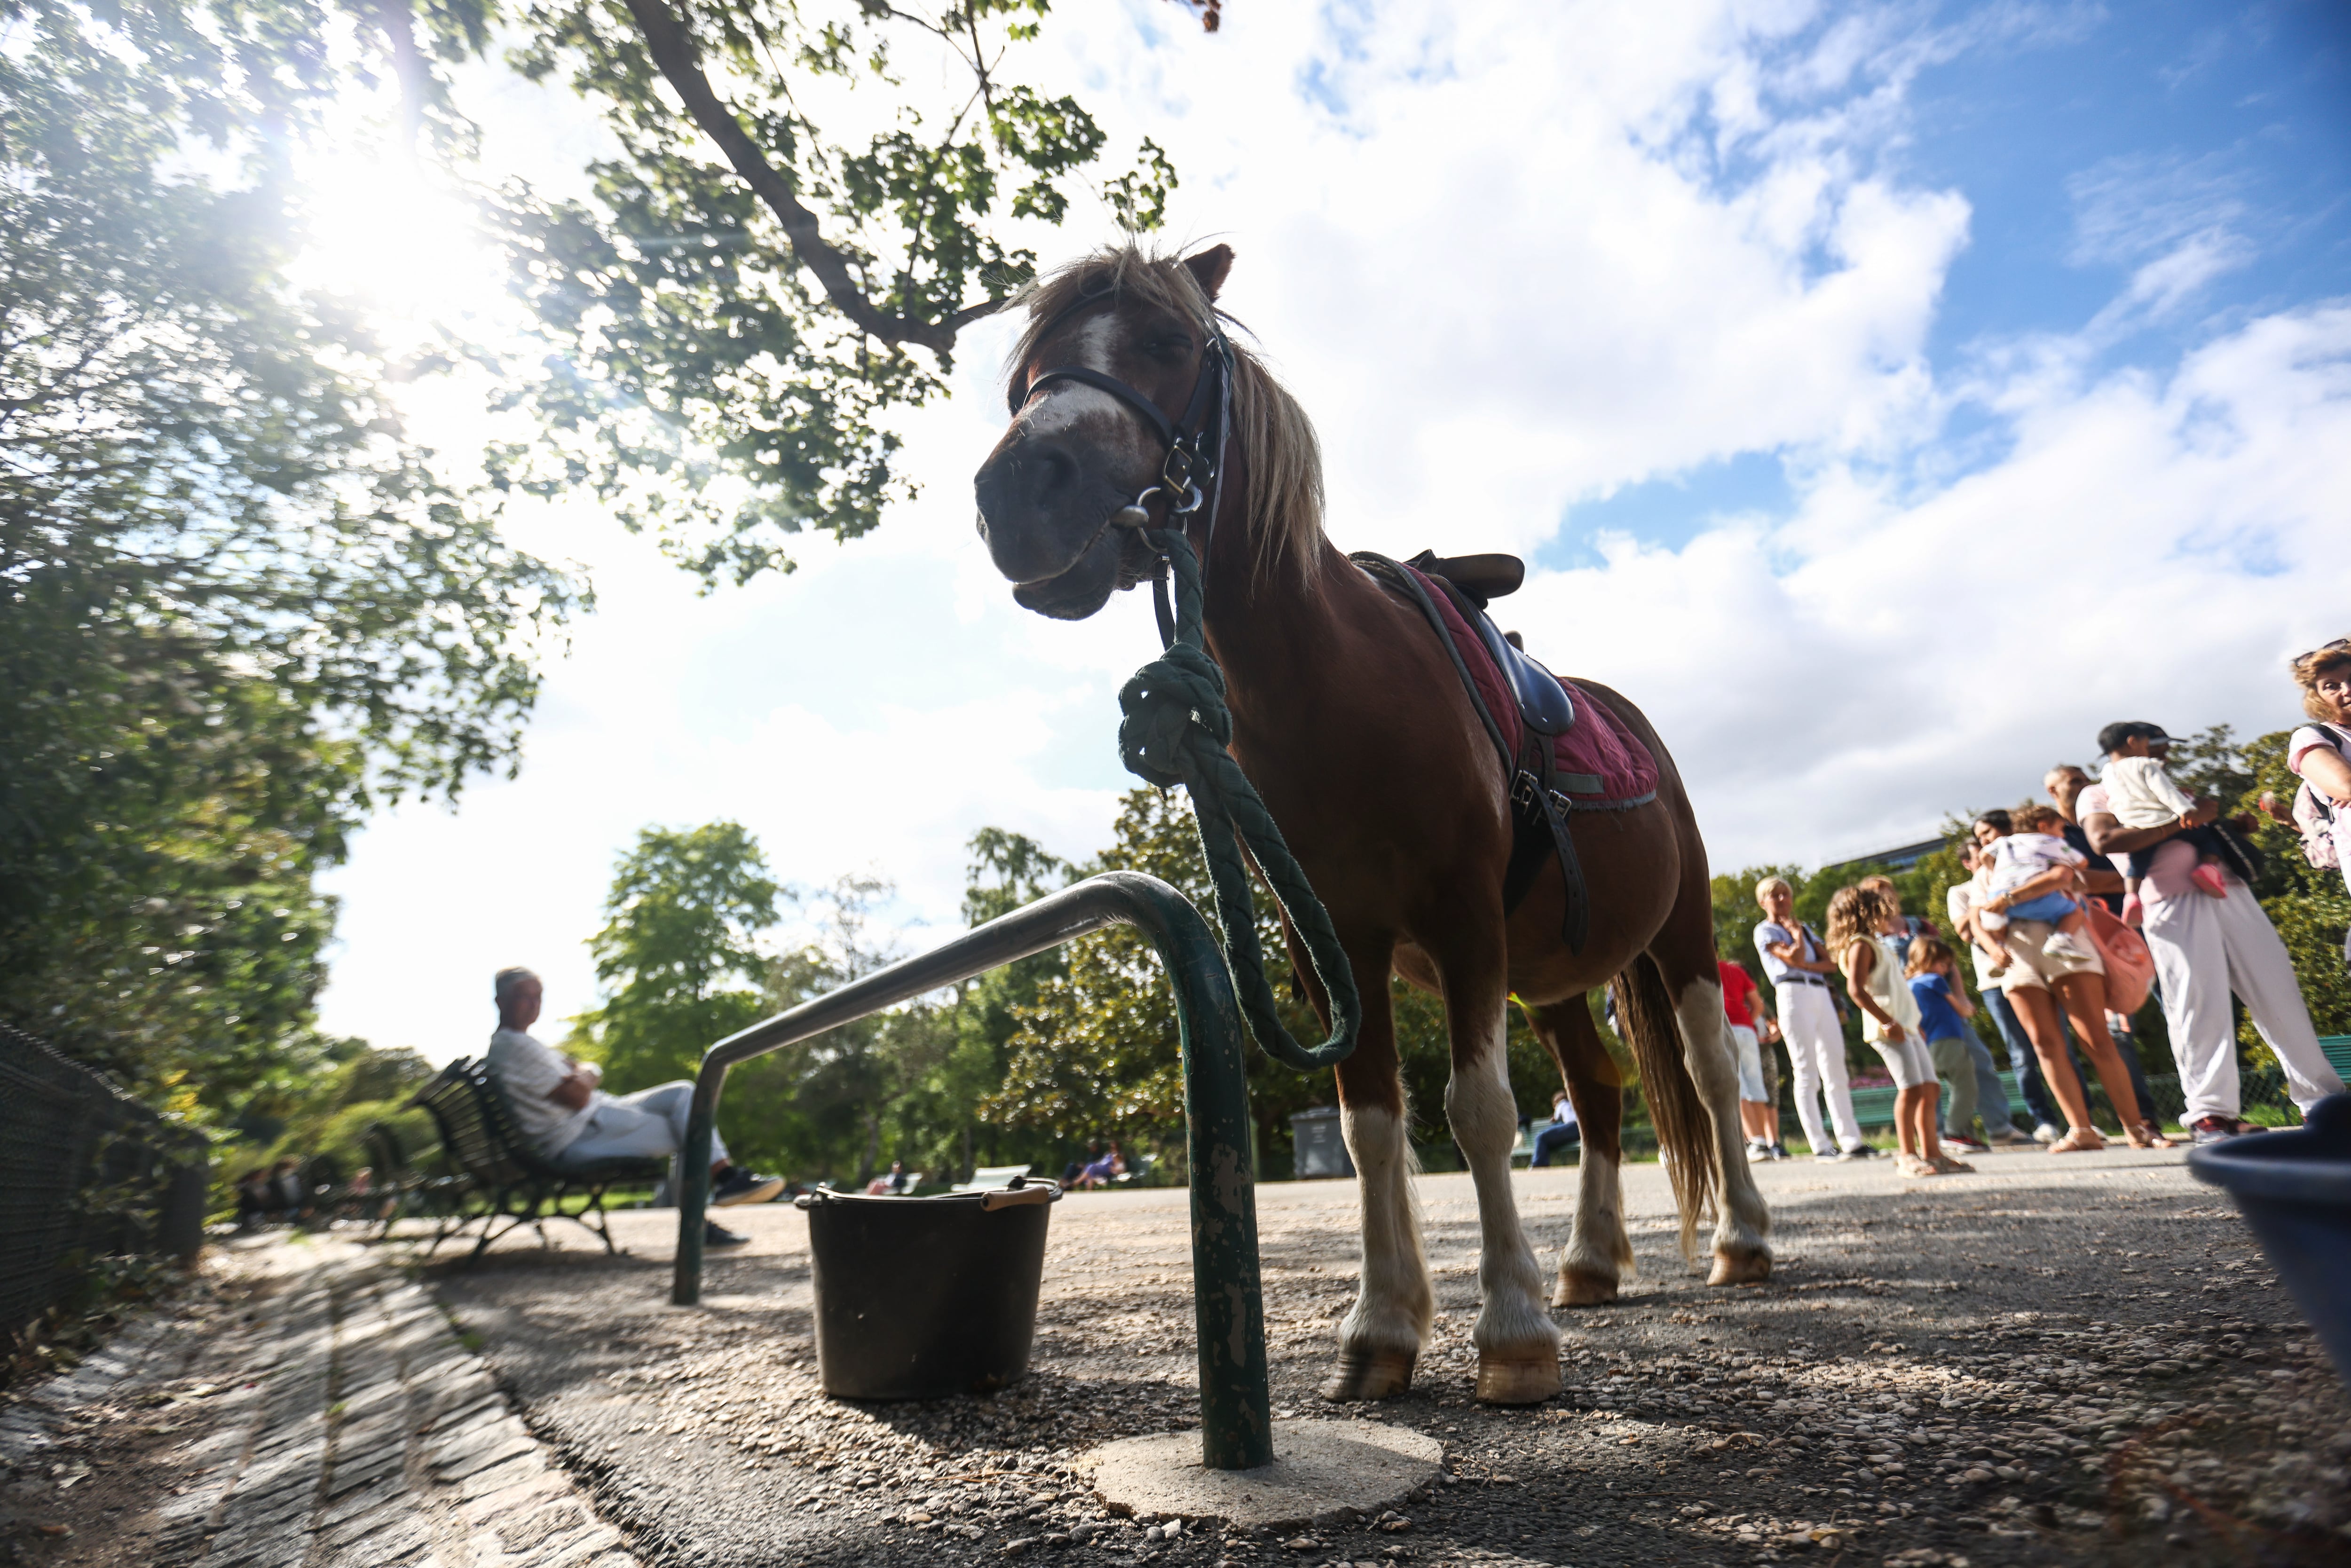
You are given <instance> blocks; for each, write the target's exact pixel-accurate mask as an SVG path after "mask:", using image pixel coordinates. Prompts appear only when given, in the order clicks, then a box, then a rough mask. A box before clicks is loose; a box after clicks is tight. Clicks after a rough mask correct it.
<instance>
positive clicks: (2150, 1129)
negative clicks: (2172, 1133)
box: [2126, 1122, 2179, 1149]
mask: <svg viewBox="0 0 2351 1568" xmlns="http://www.w3.org/2000/svg"><path fill="white" fill-rule="evenodd" d="M2126 1132H2127V1133H2128V1134H2129V1136H2130V1145H2131V1147H2132V1148H2134V1149H2176V1148H2178V1147H2179V1145H2178V1144H2177V1143H2175V1142H2173V1141H2172V1140H2171V1139H2169V1138H2167V1137H2165V1136H2164V1135H2163V1134H2161V1133H2159V1132H2158V1131H2156V1128H2155V1124H2154V1123H2152V1122H2141V1123H2140V1124H2138V1125H2137V1126H2136V1127H2131V1128H2127V1129H2126Z"/></svg>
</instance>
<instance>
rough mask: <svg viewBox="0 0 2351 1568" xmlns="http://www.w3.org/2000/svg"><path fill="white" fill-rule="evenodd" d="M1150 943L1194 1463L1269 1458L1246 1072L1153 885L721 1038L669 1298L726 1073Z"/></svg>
mask: <svg viewBox="0 0 2351 1568" xmlns="http://www.w3.org/2000/svg"><path fill="white" fill-rule="evenodd" d="M1105 925H1133V926H1134V927H1136V928H1137V929H1138V930H1140V931H1142V932H1143V934H1144V936H1148V937H1150V938H1151V945H1152V946H1154V947H1155V948H1156V949H1157V950H1158V953H1159V956H1160V959H1161V961H1162V962H1163V963H1165V965H1166V966H1167V975H1168V978H1169V979H1170V980H1171V981H1172V982H1174V984H1175V1021H1176V1028H1177V1031H1178V1034H1179V1036H1180V1038H1181V1040H1182V1046H1183V1058H1184V1110H1185V1115H1186V1120H1187V1122H1188V1123H1189V1135H1188V1140H1187V1143H1186V1148H1187V1150H1188V1152H1189V1155H1190V1159H1191V1166H1192V1311H1193V1315H1194V1319H1195V1321H1196V1324H1197V1327H1198V1330H1199V1336H1200V1450H1201V1460H1202V1462H1203V1463H1204V1464H1205V1465H1206V1466H1207V1469H1212V1470H1247V1469H1256V1468H1258V1467H1259V1465H1265V1464H1270V1463H1271V1462H1272V1460H1273V1412H1272V1406H1271V1399H1270V1395H1269V1392H1268V1388H1267V1382H1266V1364H1265V1301H1264V1294H1263V1291H1262V1290H1261V1288H1260V1283H1259V1273H1258V1255H1257V1180H1256V1172H1255V1167H1254V1166H1252V1165H1251V1164H1250V1161H1249V1146H1250V1145H1249V1077H1248V1070H1249V1063H1248V1061H1247V1059H1246V1057H1245V1056H1244V1055H1243V1051H1244V1042H1245V1041H1246V1040H1247V1038H1248V1037H1247V1035H1246V1033H1245V1031H1244V1030H1243V1026H1242V1023H1241V1013H1240V1006H1239V1004H1238V1002H1237V1001H1236V1000H1235V999H1234V997H1233V984H1232V977H1231V975H1230V974H1229V973H1228V971H1227V969H1226V967H1225V958H1224V954H1223V953H1222V951H1221V950H1219V948H1218V947H1217V939H1216V937H1215V936H1214V934H1213V933H1211V932H1210V931H1209V929H1208V924H1207V921H1205V920H1203V919H1201V918H1200V912H1199V911H1198V910H1196V909H1195V908H1193V907H1192V905H1191V904H1190V903H1189V902H1188V901H1187V900H1186V898H1185V897H1184V895H1183V894H1180V893H1177V892H1176V891H1175V889H1174V888H1172V887H1170V886H1168V885H1167V884H1166V883H1164V882H1161V881H1160V880H1159V879H1158V878H1156V877H1149V876H1144V875H1142V874H1140V873H1135V872H1112V873H1108V874H1106V875H1103V876H1097V877H1091V878H1089V879H1087V880H1086V881H1084V882H1081V883H1078V884H1077V885H1075V886H1074V887H1067V888H1064V889H1062V890H1061V892H1059V893H1057V894H1052V895H1051V896H1050V897H1048V898H1041V899H1039V900H1038V901H1037V902H1036V903H1034V904H1029V905H1028V906H1027V907H1026V908H1023V909H1016V910H1014V911H1013V912H1012V913H1011V914H1009V915H1005V916H1004V917H1003V918H1002V919H1000V920H992V921H990V922H988V923H987V925H982V926H979V927H977V929H975V930H972V931H968V932H966V933H965V934H964V935H963V936H958V937H956V939H955V940H954V941H952V942H949V943H946V945H945V946H940V947H937V948H934V949H933V950H932V951H930V952H928V953H925V954H922V955H921V956H917V957H913V958H909V959H907V960H905V961H904V963H899V964H893V965H892V966H891V967H888V968H886V969H882V970H879V971H877V972H875V973H873V974H871V975H868V976H866V977H864V978H863V979H862V980H858V981H856V982H854V983H853V984H851V985H848V986H844V987H842V988H841V989H840V990H838V991H834V992H832V993H831V995H829V996H823V997H819V998H816V999H815V1000H813V1001H810V1002H804V1003H802V1004H801V1005H800V1006H799V1007H797V1008H794V1009H792V1010H791V1011H789V1012H788V1013H782V1014H779V1015H778V1016H777V1017H775V1018H772V1019H768V1020H767V1021H766V1022H764V1023H758V1024H754V1025H752V1026H751V1027H750V1028H749V1029H747V1030H743V1031H742V1032H741V1033H739V1034H735V1035H730V1036H728V1037H727V1038H726V1039H725V1040H720V1041H719V1042H718V1043H717V1044H716V1045H714V1046H712V1047H711V1048H710V1050H709V1051H707V1052H705V1054H704V1056H703V1059H702V1071H701V1072H700V1073H699V1074H698V1075H697V1076H696V1077H695V1084H694V1107H693V1111H692V1113H691V1114H690V1116H689V1117H688V1119H687V1122H686V1130H685V1147H684V1150H683V1151H682V1152H681V1154H680V1155H679V1163H680V1165H681V1166H682V1178H681V1179H682V1180H683V1183H684V1190H683V1191H681V1192H680V1193H679V1194H678V1203H677V1261H676V1266H675V1270H674V1274H673V1276H672V1280H671V1284H670V1301H672V1302H673V1303H674V1304H675V1305H678V1306H681V1307H685V1306H692V1305H694V1304H695V1302H697V1301H700V1300H701V1299H702V1228H703V1221H704V1219H705V1216H706V1214H707V1212H708V1207H709V1202H710V1139H711V1128H712V1126H713V1125H714V1124H715V1123H716V1117H717V1112H718V1097H719V1092H720V1091H721V1090H722V1089H724V1088H725V1086H726V1071H727V1069H728V1068H730V1067H732V1066H734V1065H735V1063H737V1062H738V1061H747V1060H748V1059H750V1058H752V1057H755V1056H761V1055H764V1054H766V1053H767V1052H768V1051H776V1050H779V1049H781V1048H782V1047H784V1046H787V1045H790V1044H792V1043H794V1042H795V1041H798V1040H807V1039H809V1038H810V1037H811V1036H814V1035H819V1034H822V1033H823V1032H825V1031H826V1030H831V1029H838V1028H840V1027H841V1025H842V1024H845V1023H852V1022H854V1021H856V1020H857V1019H862V1018H865V1017H867V1016H869V1015H871V1014H872V1013H876V1012H879V1011H881V1010H882V1009H883V1008H887V1007H893V1006H895V1005H896V1004H898V1003H899V1002H903V1001H906V1000H909V999H910V998H914V997H919V996H922V995H924V994H925V993H926V992H930V991H935V990H937V989H939V988H942V987H945V986H952V985H955V984H956V983H957V982H959V981H962V980H967V979H969V978H971V977H973V976H974V975H980V974H985V973H987V971H988V970H990V969H994V968H997V967H1001V966H1002V965H1005V964H1008V963H1011V962H1012V961H1013V960H1014V959H1016V958H1025V957H1027V956H1029V955H1030V954H1032V953H1041V952H1044V951H1045V950H1046V949H1047V948H1050V947H1058V946H1061V944H1062V943H1064V942H1067V941H1070V940H1071V939H1072V938H1075V937H1078V936H1085V935H1086V934H1088V933H1089V932H1092V931H1099V930H1101V929H1102V927H1103V926H1105Z"/></svg>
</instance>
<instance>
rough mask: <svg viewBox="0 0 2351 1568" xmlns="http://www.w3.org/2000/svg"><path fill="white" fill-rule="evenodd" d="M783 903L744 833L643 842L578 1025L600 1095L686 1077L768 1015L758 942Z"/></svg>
mask: <svg viewBox="0 0 2351 1568" xmlns="http://www.w3.org/2000/svg"><path fill="white" fill-rule="evenodd" d="M782 894H783V889H782V888H781V887H780V886H779V885H778V883H776V882H775V880H774V879H773V878H772V877H771V876H769V874H768V862H767V857H766V856H765V855H764V854H762V853H761V852H760V850H759V846H758V841H756V840H755V839H753V838H752V836H751V834H750V833H749V831H747V830H746V829H745V828H744V827H743V826H742V824H740V823H739V822H726V821H720V822H710V823H707V824H705V825H704V826H702V827H699V828H691V829H682V830H672V829H666V828H646V829H644V830H643V831H641V832H639V833H638V835H637V843H636V847H635V848H634V849H633V850H632V851H630V852H628V853H627V854H625V855H623V856H622V857H621V861H620V863H619V864H618V865H617V866H616V867H615V868H614V870H613V873H612V889H611V894H609V895H608V896H607V897H606V899H605V902H604V914H605V924H604V928H603V929H602V930H601V931H599V932H598V933H597V934H596V935H595V936H593V937H591V938H590V940H589V947H590V950H591V951H592V952H593V953H594V954H595V956H596V978H597V980H598V982H599V984H600V986H601V988H602V991H603V999H602V1000H601V1002H599V1003H598V1004H597V1006H596V1007H594V1008H593V1009H590V1010H588V1011H587V1012H584V1013H582V1014H580V1017H579V1018H578V1019H576V1020H575V1023H576V1025H577V1027H578V1028H579V1030H580V1034H581V1036H582V1037H584V1038H583V1049H584V1051H585V1052H586V1053H588V1054H592V1055H593V1056H594V1057H595V1058H596V1059H597V1060H598V1061H601V1062H602V1064H603V1067H604V1073H605V1082H606V1087H607V1088H609V1089H611V1090H612V1091H613V1092H616V1093H619V1092H628V1091H630V1090H633V1089H643V1088H646V1087H649V1086H650V1085H652V1084H655V1083H660V1082H666V1081H668V1080H671V1079H675V1078H691V1077H693V1076H694V1075H695V1071H696V1069H697V1068H698V1067H699V1066H700V1064H701V1061H702V1053H703V1051H705V1049H707V1048H708V1047H709V1046H711V1045H712V1044H714V1043H716V1041H718V1040H721V1039H723V1038H724V1037H726V1036H727V1035H729V1034H732V1033H734V1032H735V1031H736V1030H738V1029H741V1028H743V1027H744V1026H745V1025H747V1024H751V1023H755V1022H757V1021H758V1019H760V1018H762V1017H763V1016H765V1015H766V1013H767V1012H768V996H767V993H766V991H765V990H764V989H763V986H764V984H765V982H767V981H768V977H769V974H770V971H771V967H772V963H773V961H772V960H771V959H770V958H769V957H768V955H767V954H766V953H764V952H763V951H762V950H761V949H760V946H759V937H760V935H761V934H762V933H763V932H765V931H766V930H767V929H768V927H769V926H772V925H775V923H776V916H777V901H778V898H779V897H781V895H782Z"/></svg>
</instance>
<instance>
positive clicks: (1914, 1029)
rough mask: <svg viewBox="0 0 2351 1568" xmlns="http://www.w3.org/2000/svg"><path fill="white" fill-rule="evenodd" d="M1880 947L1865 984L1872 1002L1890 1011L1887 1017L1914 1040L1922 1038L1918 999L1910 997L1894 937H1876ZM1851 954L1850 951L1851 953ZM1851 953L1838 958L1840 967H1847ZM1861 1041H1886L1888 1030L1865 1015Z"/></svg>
mask: <svg viewBox="0 0 2351 1568" xmlns="http://www.w3.org/2000/svg"><path fill="white" fill-rule="evenodd" d="M1870 940H1871V941H1872V942H1873V943H1875V944H1876V947H1877V962H1876V963H1875V964H1872V965H1871V966H1870V967H1869V978H1868V979H1866V980H1865V981H1863V982H1862V984H1863V986H1864V987H1865V988H1866V989H1867V990H1868V992H1869V994H1870V996H1871V998H1873V999H1875V1000H1876V1003H1877V1005H1878V1006H1879V1007H1881V1008H1884V1009H1886V1017H1888V1018H1890V1019H1893V1020H1894V1021H1895V1022H1896V1023H1898V1024H1900V1025H1901V1026H1902V1032H1903V1033H1904V1034H1905V1035H1907V1036H1908V1037H1909V1038H1910V1039H1912V1040H1916V1039H1917V1038H1918V998H1916V997H1914V996H1912V995H1911V994H1910V982H1909V981H1908V980H1907V979H1905V978H1903V977H1902V955H1901V954H1900V953H1898V952H1896V950H1895V946H1894V938H1893V937H1891V936H1873V937H1871V938H1870ZM1850 951H1851V949H1850V948H1848V949H1847V953H1849V952H1850ZM1847 953H1840V954H1838V955H1837V967H1839V968H1844V963H1845V958H1846V956H1847ZM1861 1038H1862V1039H1864V1040H1884V1039H1885V1038H1886V1026H1885V1025H1884V1024H1882V1023H1879V1022H1878V1021H1877V1019H1875V1018H1873V1017H1872V1016H1870V1014H1869V1013H1868V1012H1866V1011H1865V1012H1864V1013H1863V1014H1862V1015H1861Z"/></svg>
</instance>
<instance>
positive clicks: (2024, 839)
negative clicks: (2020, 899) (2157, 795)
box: [1986, 813, 2119, 898]
mask: <svg viewBox="0 0 2351 1568" xmlns="http://www.w3.org/2000/svg"><path fill="white" fill-rule="evenodd" d="M2117 815H2119V813H2117ZM2088 863H2089V862H2088V861H2087V859H2086V858H2085V856H2084V855H2083V853H2082V852H2081V851H2079V850H2077V849H2075V848H2074V846H2073V845H2071V844H2069V843H2067V842H2066V841H2064V840H2063V839H2060V838H2056V837H2053V836H2052V835H2051V834H2048V833H2011V834H2009V835H2008V836H2007V837H2005V838H2001V839H1995V840H1994V841H1992V846H1991V877H1990V878H1989V879H1988V887H1989V890H1990V891H1989V893H1988V894H1987V895H1986V896H1988V897H1992V898H1997V897H1999V896H2001V894H2008V893H2013V892H2015V891H2016V890H2017V889H2018V888H2020V887H2022V886H2023V885H2024V884H2025V883H2028V882H2031V881H2032V879H2033V878H2034V877H2036V876H2039V875H2040V874H2041V873H2043V872H2045V871H2048V870H2049V869H2050V868H2051V867H2053V866H2061V865H2065V866H2079V865H2086V864H2088Z"/></svg>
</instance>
